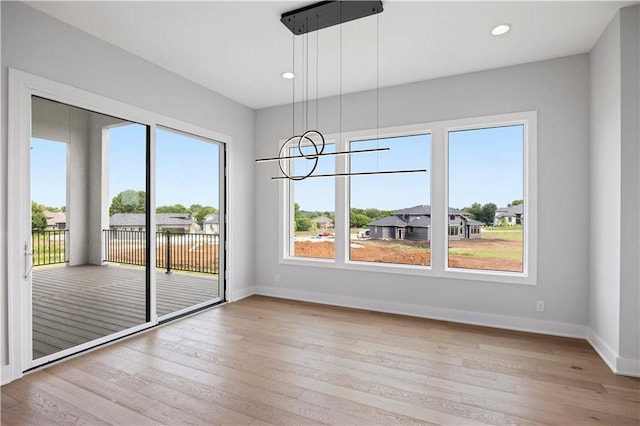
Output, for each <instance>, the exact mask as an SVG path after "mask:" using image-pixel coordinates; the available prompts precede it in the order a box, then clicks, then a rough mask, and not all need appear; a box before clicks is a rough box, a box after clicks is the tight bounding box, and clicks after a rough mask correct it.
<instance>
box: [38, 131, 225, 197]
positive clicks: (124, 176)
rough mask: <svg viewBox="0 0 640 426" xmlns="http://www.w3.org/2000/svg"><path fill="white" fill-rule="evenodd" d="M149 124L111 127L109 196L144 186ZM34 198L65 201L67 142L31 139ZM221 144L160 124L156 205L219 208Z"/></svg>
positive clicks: (157, 135)
mask: <svg viewBox="0 0 640 426" xmlns="http://www.w3.org/2000/svg"><path fill="white" fill-rule="evenodd" d="M145 134H146V127H145V126H143V125H140V124H130V125H125V126H119V127H114V128H111V129H109V200H111V199H113V197H115V196H116V195H117V194H118V193H120V192H122V191H124V190H127V189H133V190H136V191H144V190H145V175H146V173H145V163H146V160H145V149H146V148H145V145H146V143H145ZM31 147H32V149H31V199H32V200H33V201H35V202H37V203H39V204H44V205H46V206H51V207H61V206H64V205H65V204H66V179H67V178H66V174H67V167H66V164H67V160H66V158H67V145H66V144H65V143H61V142H54V141H48V140H43V139H37V138H32V139H31ZM219 151H220V148H219V145H217V144H215V143H210V142H206V141H205V140H204V139H200V138H196V137H193V136H191V135H187V134H181V133H176V132H173V131H170V130H165V129H160V128H158V131H157V134H156V188H157V190H156V204H157V205H158V206H163V205H173V204H182V205H184V206H185V207H189V206H190V205H192V204H201V205H203V206H212V207H215V208H219V201H218V192H219V184H218V182H219V176H218V172H219Z"/></svg>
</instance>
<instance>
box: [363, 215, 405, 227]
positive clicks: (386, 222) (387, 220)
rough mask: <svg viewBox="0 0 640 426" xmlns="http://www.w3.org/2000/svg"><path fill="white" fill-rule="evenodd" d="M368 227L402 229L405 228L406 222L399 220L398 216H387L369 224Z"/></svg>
mask: <svg viewBox="0 0 640 426" xmlns="http://www.w3.org/2000/svg"><path fill="white" fill-rule="evenodd" d="M369 226H397V227H399V228H404V227H406V226H407V222H405V221H404V220H402V219H400V218H399V217H398V216H387V217H383V218H381V219H377V220H374V221H373V222H370V223H369Z"/></svg>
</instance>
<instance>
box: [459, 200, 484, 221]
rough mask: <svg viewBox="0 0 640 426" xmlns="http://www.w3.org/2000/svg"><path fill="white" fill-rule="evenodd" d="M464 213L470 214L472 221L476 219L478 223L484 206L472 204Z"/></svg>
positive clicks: (464, 209)
mask: <svg viewBox="0 0 640 426" xmlns="http://www.w3.org/2000/svg"><path fill="white" fill-rule="evenodd" d="M462 211H463V212H466V213H469V216H470V217H471V219H475V220H477V221H480V217H482V206H481V205H480V203H473V204H471V207H465V208H463V209H462Z"/></svg>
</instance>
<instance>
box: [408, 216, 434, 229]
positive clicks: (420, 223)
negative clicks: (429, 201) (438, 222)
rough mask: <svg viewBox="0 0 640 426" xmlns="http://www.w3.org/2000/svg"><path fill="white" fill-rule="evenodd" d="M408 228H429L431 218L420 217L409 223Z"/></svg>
mask: <svg viewBox="0 0 640 426" xmlns="http://www.w3.org/2000/svg"><path fill="white" fill-rule="evenodd" d="M408 226H413V227H414V228H429V227H430V226H431V218H430V217H429V216H421V217H419V218H418V219H413V220H412V221H410V222H409V225H408Z"/></svg>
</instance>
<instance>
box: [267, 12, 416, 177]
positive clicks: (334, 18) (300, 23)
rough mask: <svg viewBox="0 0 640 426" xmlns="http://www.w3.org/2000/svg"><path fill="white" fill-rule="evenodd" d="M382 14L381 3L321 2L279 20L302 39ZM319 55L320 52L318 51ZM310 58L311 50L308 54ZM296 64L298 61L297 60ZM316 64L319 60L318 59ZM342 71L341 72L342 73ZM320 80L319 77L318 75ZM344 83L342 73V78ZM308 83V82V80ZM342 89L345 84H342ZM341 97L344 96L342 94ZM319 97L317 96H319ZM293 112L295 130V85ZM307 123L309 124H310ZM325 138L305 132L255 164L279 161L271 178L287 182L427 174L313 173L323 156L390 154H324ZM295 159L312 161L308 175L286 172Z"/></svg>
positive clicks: (375, 150) (305, 100)
mask: <svg viewBox="0 0 640 426" xmlns="http://www.w3.org/2000/svg"><path fill="white" fill-rule="evenodd" d="M382 11H383V8H382V2H381V1H379V0H378V1H322V2H320V3H315V4H312V5H310V6H306V7H302V8H300V9H296V10H292V11H290V12H286V13H283V14H282V15H281V19H280V21H281V22H282V23H283V24H284V26H285V27H287V28H288V29H289V30H290V31H291V32H292V33H293V35H294V38H295V37H296V36H301V35H305V34H308V33H310V32H314V31H318V30H321V29H323V28H328V27H331V26H334V25H342V24H343V23H345V22H349V21H353V20H355V19H360V18H364V17H366V16H371V15H375V14H378V13H380V12H382ZM316 53H317V52H316ZM307 55H308V51H307ZM340 55H342V31H341V33H340ZM306 59H307V69H308V56H307V58H306ZM294 60H295V42H294ZM294 62H295V61H294ZM316 64H317V59H316ZM341 72H342V70H341ZM316 79H317V76H316ZM340 80H342V74H341V75H340ZM307 84H308V81H307ZM340 86H341V87H342V81H341V82H340ZM340 95H341V96H342V93H341V94H340ZM316 96H317V93H316ZM308 102H309V99H308V98H307V99H303V105H304V104H305V103H307V105H306V109H307V112H308ZM292 108H293V111H294V127H295V84H294V99H293V105H292ZM307 124H308V123H307ZM305 147H306V148H307V149H309V150H311V152H307V153H305V152H303V148H305ZM292 149H293V150H294V152H295V151H296V149H297V154H296V155H287V154H288V153H289V152H290V151H291V150H292ZM324 149H325V138H324V135H323V134H322V133H321V132H320V130H318V129H306V130H305V131H304V132H302V133H301V134H299V135H293V136H291V137H290V138H289V139H287V140H286V141H285V142H284V143H283V144H282V146H281V147H280V151H279V153H278V156H277V157H272V158H260V159H257V160H256V163H265V162H278V167H279V169H280V172H281V173H282V175H281V176H276V177H272V178H271V179H274V180H279V179H288V180H294V181H297V180H304V179H307V178H320V177H337V176H355V175H380V174H398V173H425V172H426V171H427V170H426V169H412V170H389V171H371V172H353V173H330V174H314V172H315V170H316V167H317V166H318V160H319V158H320V157H328V156H341V155H344V156H348V155H353V154H367V153H373V152H381V151H389V148H372V149H360V150H350V151H342V152H332V153H328V152H324ZM295 159H304V160H306V161H310V162H311V165H310V167H308V170H309V171H308V172H306V173H305V174H303V175H291V174H289V173H288V172H287V167H285V165H286V163H287V162H290V161H291V160H295Z"/></svg>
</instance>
